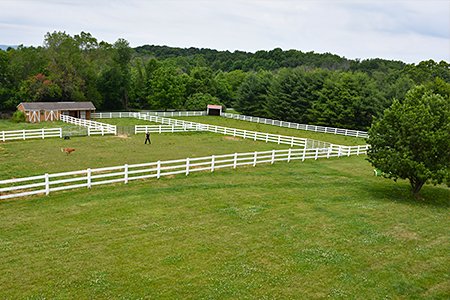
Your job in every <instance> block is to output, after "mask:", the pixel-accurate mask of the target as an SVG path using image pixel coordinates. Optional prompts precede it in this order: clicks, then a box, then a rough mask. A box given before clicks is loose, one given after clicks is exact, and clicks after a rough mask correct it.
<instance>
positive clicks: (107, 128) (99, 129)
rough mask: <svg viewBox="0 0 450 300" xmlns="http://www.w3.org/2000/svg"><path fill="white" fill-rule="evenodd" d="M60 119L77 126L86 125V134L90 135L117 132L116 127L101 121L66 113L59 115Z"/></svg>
mask: <svg viewBox="0 0 450 300" xmlns="http://www.w3.org/2000/svg"><path fill="white" fill-rule="evenodd" d="M60 119H61V121H63V122H66V123H69V124H74V125H77V126H82V127H87V129H88V130H87V134H88V135H89V136H91V135H105V134H114V135H116V134H117V127H116V126H114V125H111V124H106V123H101V122H97V121H92V120H85V119H78V118H74V117H71V116H67V115H61V116H60Z"/></svg>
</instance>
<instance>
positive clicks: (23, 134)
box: [22, 129, 25, 140]
mask: <svg viewBox="0 0 450 300" xmlns="http://www.w3.org/2000/svg"><path fill="white" fill-rule="evenodd" d="M22 137H23V139H24V140H25V129H23V130H22Z"/></svg>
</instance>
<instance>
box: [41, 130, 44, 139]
mask: <svg viewBox="0 0 450 300" xmlns="http://www.w3.org/2000/svg"><path fill="white" fill-rule="evenodd" d="M41 134H42V139H44V137H45V133H44V128H42V129H41Z"/></svg>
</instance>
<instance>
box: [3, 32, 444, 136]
mask: <svg viewBox="0 0 450 300" xmlns="http://www.w3.org/2000/svg"><path fill="white" fill-rule="evenodd" d="M436 78H440V79H436ZM435 80H442V81H443V82H450V70H449V64H448V63H447V62H444V61H442V62H440V63H436V62H434V61H431V60H430V61H424V62H421V63H419V64H417V65H414V64H411V65H407V64H405V63H403V62H399V61H389V60H382V59H372V60H363V61H360V60H349V59H346V58H343V57H339V56H337V55H333V54H329V53H325V54H317V53H313V52H308V53H303V52H301V51H297V50H289V51H283V50H281V49H278V48H277V49H274V50H271V51H257V52H256V53H248V52H242V51H235V52H229V51H216V50H211V49H197V48H188V49H181V48H170V47H166V46H142V47H138V48H135V49H132V48H130V46H129V44H128V42H127V41H126V40H123V39H119V40H117V41H116V42H115V43H114V44H109V43H106V42H103V41H102V42H99V41H97V39H96V38H95V37H93V36H92V35H91V34H89V33H85V32H81V33H80V34H79V35H75V36H70V35H68V34H66V33H64V32H53V33H48V34H47V35H46V36H45V39H44V43H43V46H42V47H22V46H21V47H19V48H17V49H9V50H8V51H0V109H1V110H11V111H12V110H14V109H15V106H16V105H17V104H18V103H20V102H22V101H92V102H93V103H94V104H95V105H96V107H97V108H98V109H99V110H123V109H194V110H195V109H204V108H205V106H206V104H208V103H213V104H219V103H221V104H223V105H226V106H228V107H235V108H236V109H238V110H239V111H241V112H242V113H245V114H250V115H255V116H261V117H271V118H276V119H282V120H286V121H295V122H300V123H314V124H323V125H330V126H338V127H349V128H355V129H367V128H368V127H369V125H370V123H371V120H372V117H373V116H379V115H380V114H381V113H382V111H383V110H384V109H385V108H387V107H389V106H390V104H391V103H392V99H394V98H396V99H399V100H402V99H403V98H404V97H405V94H406V92H407V91H408V90H409V89H410V88H411V87H412V86H413V85H416V84H422V83H427V82H434V81H435Z"/></svg>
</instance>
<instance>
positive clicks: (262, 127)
mask: <svg viewBox="0 0 450 300" xmlns="http://www.w3.org/2000/svg"><path fill="white" fill-rule="evenodd" d="M173 118H174V119H180V120H185V121H190V122H198V123H204V124H211V125H217V126H224V127H231V128H239V129H246V130H252V131H259V132H267V133H273V134H281V135H288V136H296V137H302V138H309V139H313V140H319V141H325V142H329V143H333V144H340V145H347V146H353V145H364V144H366V141H365V139H363V138H355V137H350V136H344V135H335V134H329V133H320V132H314V131H306V130H298V129H292V128H286V127H279V126H273V125H267V124H259V123H253V122H248V121H241V120H235V119H227V118H224V117H215V116H202V117H173Z"/></svg>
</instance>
